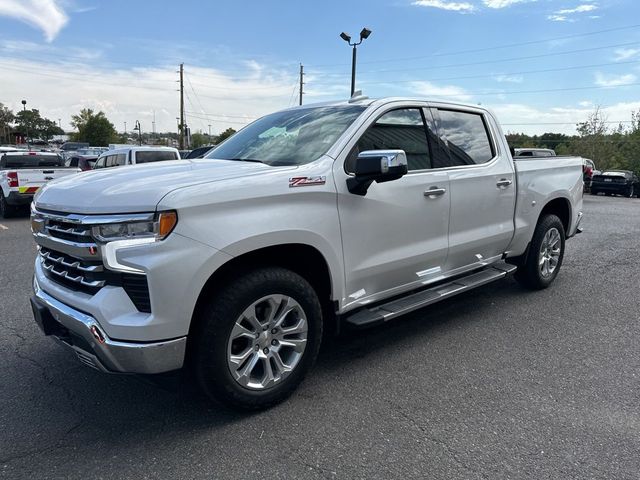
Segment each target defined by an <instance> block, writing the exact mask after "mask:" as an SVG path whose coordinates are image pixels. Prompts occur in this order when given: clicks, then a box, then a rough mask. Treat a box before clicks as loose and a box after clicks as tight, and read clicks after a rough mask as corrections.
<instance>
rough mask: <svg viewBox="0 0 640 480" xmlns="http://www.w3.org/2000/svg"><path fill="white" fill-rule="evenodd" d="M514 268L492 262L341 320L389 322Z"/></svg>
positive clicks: (352, 323) (355, 323)
mask: <svg viewBox="0 0 640 480" xmlns="http://www.w3.org/2000/svg"><path fill="white" fill-rule="evenodd" d="M517 268H518V267H516V266H515V265H510V264H508V263H502V262H501V263H498V264H496V265H491V266H490V267H487V268H485V269H483V270H480V271H476V272H474V273H471V274H469V275H466V276H464V277H459V278H457V279H455V280H452V281H450V282H446V283H442V284H438V285H436V286H434V287H431V288H428V289H426V290H421V291H419V292H417V293H413V294H411V295H407V296H405V297H400V298H396V299H394V300H392V301H390V302H388V303H384V304H382V305H376V306H374V307H370V308H365V309H362V310H358V311H357V312H355V313H353V314H351V315H347V316H346V317H345V318H344V322H346V324H347V325H349V326H351V327H354V328H364V327H370V326H374V325H378V324H381V323H384V322H388V321H389V320H393V319H394V318H396V317H399V316H401V315H405V314H407V313H410V312H413V311H414V310H418V309H420V308H422V307H426V306H428V305H431V304H433V303H437V302H439V301H442V300H446V299H447V298H451V297H454V296H456V295H458V294H460V293H463V292H468V291H469V290H472V289H474V288H477V287H481V286H482V285H486V284H487V283H491V282H493V281H495V280H499V279H501V278H504V277H506V276H507V275H508V274H510V273H513V272H515V271H516V270H517Z"/></svg>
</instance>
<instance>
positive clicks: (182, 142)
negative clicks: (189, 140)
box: [180, 63, 184, 150]
mask: <svg viewBox="0 0 640 480" xmlns="http://www.w3.org/2000/svg"><path fill="white" fill-rule="evenodd" d="M183 76H184V63H181V64H180V150H184V79H183Z"/></svg>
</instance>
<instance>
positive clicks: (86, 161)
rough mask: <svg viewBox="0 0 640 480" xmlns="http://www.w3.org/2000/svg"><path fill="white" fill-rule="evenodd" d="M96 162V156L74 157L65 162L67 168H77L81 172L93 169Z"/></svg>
mask: <svg viewBox="0 0 640 480" xmlns="http://www.w3.org/2000/svg"><path fill="white" fill-rule="evenodd" d="M97 161H98V156H97V155H74V156H73V157H70V158H69V159H68V160H66V161H65V165H66V166H67V167H77V168H79V169H80V170H81V171H83V172H86V171H87V170H91V169H93V167H94V165H95V164H96V162H97Z"/></svg>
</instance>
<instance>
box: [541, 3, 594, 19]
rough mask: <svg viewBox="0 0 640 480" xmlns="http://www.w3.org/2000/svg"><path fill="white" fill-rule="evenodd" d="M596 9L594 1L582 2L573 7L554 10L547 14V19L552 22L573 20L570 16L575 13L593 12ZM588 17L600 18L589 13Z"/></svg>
mask: <svg viewBox="0 0 640 480" xmlns="http://www.w3.org/2000/svg"><path fill="white" fill-rule="evenodd" d="M597 9H598V5H597V4H595V3H583V4H581V5H578V6H577V7H574V8H563V9H561V10H556V11H555V12H553V13H552V14H550V15H547V20H551V21H552V22H574V21H575V20H574V19H573V18H572V16H574V15H575V14H579V13H587V12H593V11H594V10H597ZM589 18H592V19H593V18H600V17H599V16H597V15H590V16H589Z"/></svg>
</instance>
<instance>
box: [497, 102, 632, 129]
mask: <svg viewBox="0 0 640 480" xmlns="http://www.w3.org/2000/svg"><path fill="white" fill-rule="evenodd" d="M593 109H594V104H593V103H592V102H580V103H579V107H566V108H537V107H532V106H529V105H523V104H518V103H502V104H493V105H492V110H493V111H494V112H495V113H496V115H497V117H498V121H500V122H501V124H502V129H503V130H504V132H505V133H507V132H524V133H527V134H529V135H541V134H543V133H545V132H550V131H551V132H558V133H564V134H566V135H575V134H576V124H577V123H579V122H583V121H585V120H586V118H587V116H588V115H589V114H590V113H592V112H593ZM638 109H640V101H637V102H620V103H617V104H614V105H609V106H605V107H602V108H601V112H602V113H603V114H604V115H605V116H607V118H608V119H609V120H610V121H612V122H617V121H626V120H631V112H632V111H637V110H638ZM539 123H544V124H545V125H531V124H539ZM612 125H613V124H612Z"/></svg>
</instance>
